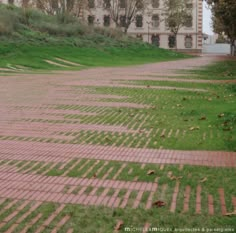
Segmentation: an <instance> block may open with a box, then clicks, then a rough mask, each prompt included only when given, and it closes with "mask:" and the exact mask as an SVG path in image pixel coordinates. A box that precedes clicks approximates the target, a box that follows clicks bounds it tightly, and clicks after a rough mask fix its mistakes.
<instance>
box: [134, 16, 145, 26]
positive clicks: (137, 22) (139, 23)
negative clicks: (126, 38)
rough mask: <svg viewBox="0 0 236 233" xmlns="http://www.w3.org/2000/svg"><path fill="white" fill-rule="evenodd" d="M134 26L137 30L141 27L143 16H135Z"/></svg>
mask: <svg viewBox="0 0 236 233" xmlns="http://www.w3.org/2000/svg"><path fill="white" fill-rule="evenodd" d="M135 25H136V27H137V28H141V27H143V16H142V15H136V22H135Z"/></svg>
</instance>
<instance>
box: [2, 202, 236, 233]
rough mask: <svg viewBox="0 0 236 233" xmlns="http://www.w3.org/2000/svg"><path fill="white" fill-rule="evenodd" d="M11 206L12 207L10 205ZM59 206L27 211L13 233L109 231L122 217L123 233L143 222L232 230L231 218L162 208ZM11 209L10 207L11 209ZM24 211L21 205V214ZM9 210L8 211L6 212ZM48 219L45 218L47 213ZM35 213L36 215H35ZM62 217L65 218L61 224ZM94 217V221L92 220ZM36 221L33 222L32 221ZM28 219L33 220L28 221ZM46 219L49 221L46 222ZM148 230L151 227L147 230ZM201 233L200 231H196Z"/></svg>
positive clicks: (46, 206)
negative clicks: (24, 231) (25, 216)
mask: <svg viewBox="0 0 236 233" xmlns="http://www.w3.org/2000/svg"><path fill="white" fill-rule="evenodd" d="M14 208H15V207H14ZM59 208H60V205H57V204H52V203H44V204H42V205H41V206H39V207H38V208H37V209H36V210H35V211H33V212H32V213H30V214H29V215H28V216H27V218H26V219H25V221H24V222H21V223H19V224H16V225H15V226H14V230H13V232H14V233H16V232H20V231H21V230H23V229H24V228H26V227H28V231H27V232H29V233H31V232H32V233H33V232H36V231H37V230H38V229H43V232H46V233H47V232H48V233H49V232H52V230H53V229H54V228H57V227H58V226H61V228H60V230H59V232H60V233H67V232H68V230H69V229H73V230H74V232H80V231H81V230H83V232H87V233H94V232H109V233H110V232H113V231H114V228H115V226H116V224H117V221H119V220H122V221H123V222H124V225H123V226H122V227H121V229H120V231H119V232H127V229H128V228H134V227H135V228H143V227H144V225H145V223H149V224H150V227H153V229H154V228H158V227H159V228H160V227H166V228H169V230H168V232H175V230H174V229H175V228H184V227H191V228H192V227H194V228H199V229H202V228H214V229H215V228H218V227H220V228H222V225H224V226H227V227H228V228H231V229H235V218H233V217H224V218H222V217H220V216H217V215H216V216H208V215H205V214H203V215H197V214H183V213H179V214H178V215H175V214H170V213H168V210H166V208H165V207H164V208H152V209H150V210H148V211H147V210H146V211H145V210H143V209H139V208H138V209H136V210H132V209H128V208H127V209H109V208H106V207H83V206H80V205H66V206H65V207H64V208H61V209H60V210H61V211H60V212H59V213H56V210H57V209H59ZM11 211H13V209H12V210H11ZM26 212H27V208H25V209H24V210H23V211H22V213H21V215H22V214H24V213H26ZM9 213H10V212H9ZM21 215H20V214H18V215H16V216H15V218H14V219H12V220H11V221H10V222H9V223H7V224H6V225H5V226H4V227H2V228H1V232H6V231H7V229H9V228H11V227H13V224H14V223H15V222H17V219H19V218H20V216H21ZM53 215H54V218H51V222H50V221H47V220H48V219H49V218H50V217H51V216H53ZM37 216H38V217H37ZM62 219H65V220H66V221H64V222H63V223H64V224H62ZM94 219H96V221H94ZM33 220H37V221H33ZM32 222H35V223H34V224H32ZM47 222H49V224H46V223H47ZM148 232H152V231H151V228H150V231H148ZM199 232H204V231H201V230H200V231H199Z"/></svg>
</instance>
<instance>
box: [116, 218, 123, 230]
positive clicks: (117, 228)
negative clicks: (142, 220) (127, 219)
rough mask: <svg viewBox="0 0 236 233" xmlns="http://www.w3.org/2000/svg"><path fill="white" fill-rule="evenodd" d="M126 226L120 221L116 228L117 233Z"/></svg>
mask: <svg viewBox="0 0 236 233" xmlns="http://www.w3.org/2000/svg"><path fill="white" fill-rule="evenodd" d="M123 225H124V222H123V221H122V220H119V221H118V222H117V224H116V226H115V228H114V230H115V231H119V230H121V228H122V226H123Z"/></svg>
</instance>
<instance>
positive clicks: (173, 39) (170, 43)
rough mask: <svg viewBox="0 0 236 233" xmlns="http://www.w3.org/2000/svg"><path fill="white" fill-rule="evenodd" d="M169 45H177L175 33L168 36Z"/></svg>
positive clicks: (171, 46) (170, 46)
mask: <svg viewBox="0 0 236 233" xmlns="http://www.w3.org/2000/svg"><path fill="white" fill-rule="evenodd" d="M168 45H169V48H175V45H176V38H175V36H174V35H170V36H169V37H168Z"/></svg>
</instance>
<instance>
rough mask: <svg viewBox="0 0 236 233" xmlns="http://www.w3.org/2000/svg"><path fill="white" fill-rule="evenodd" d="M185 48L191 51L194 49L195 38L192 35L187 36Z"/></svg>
mask: <svg viewBox="0 0 236 233" xmlns="http://www.w3.org/2000/svg"><path fill="white" fill-rule="evenodd" d="M184 45H185V48H187V49H191V48H192V47H193V38H192V36H191V35H187V36H185V43H184Z"/></svg>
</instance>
